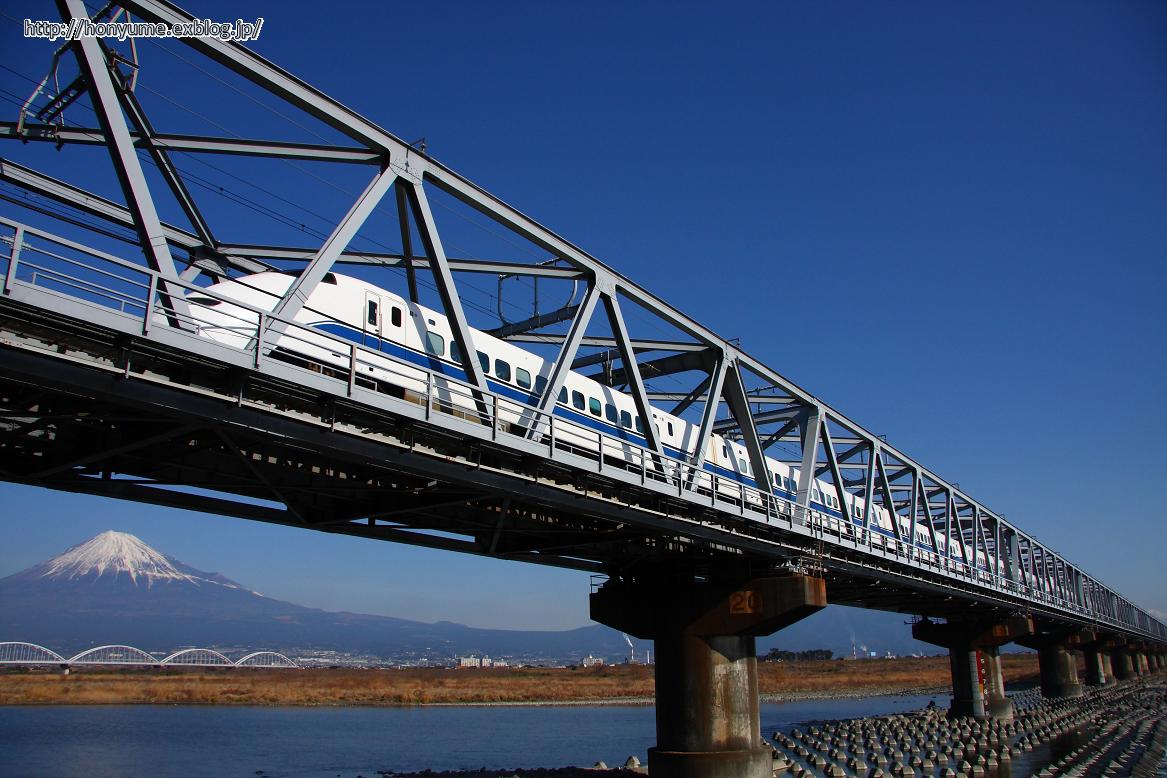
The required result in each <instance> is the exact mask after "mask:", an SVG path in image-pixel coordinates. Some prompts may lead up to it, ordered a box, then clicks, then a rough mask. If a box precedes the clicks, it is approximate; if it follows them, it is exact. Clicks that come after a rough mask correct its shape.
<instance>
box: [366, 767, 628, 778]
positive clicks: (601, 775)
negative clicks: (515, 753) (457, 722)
mask: <svg viewBox="0 0 1167 778" xmlns="http://www.w3.org/2000/svg"><path fill="white" fill-rule="evenodd" d="M647 774H648V770H646V769H644V768H640V769H638V770H626V769H624V768H622V767H620V768H613V769H608V770H605V769H603V768H596V767H590V768H587V767H556V768H546V769H543V768H535V769H526V770H521V769H517V768H516V769H514V770H475V771H472V772H468V771H465V770H456V771H454V772H436V773H435V772H430V771H429V770H426V771H424V772H420V773H381V776H382V777H383V778H475V776H478V778H634V777H635V778H643V776H645V775H647Z"/></svg>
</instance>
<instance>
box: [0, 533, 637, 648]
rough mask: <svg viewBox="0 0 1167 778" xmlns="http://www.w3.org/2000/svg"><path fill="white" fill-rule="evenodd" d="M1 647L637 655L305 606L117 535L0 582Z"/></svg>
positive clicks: (562, 639) (605, 633)
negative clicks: (10, 643)
mask: <svg viewBox="0 0 1167 778" xmlns="http://www.w3.org/2000/svg"><path fill="white" fill-rule="evenodd" d="M0 640H24V641H28V642H31V643H39V644H41V645H45V646H48V647H49V648H52V649H54V650H56V651H58V652H59V653H68V652H73V651H80V650H83V649H85V648H88V647H90V646H93V645H102V644H107V643H126V644H129V645H133V646H137V647H138V648H142V649H145V650H147V651H151V650H161V651H166V650H170V649H173V648H175V647H178V646H184V645H199V646H218V647H232V646H241V647H260V648H272V649H287V650H293V649H299V650H331V651H340V652H349V653H359V654H372V655H375V656H383V657H389V656H396V657H403V656H415V657H427V658H430V659H449V658H450V657H452V656H454V655H459V654H461V655H465V654H482V653H486V654H489V655H491V656H499V655H510V656H524V657H531V658H539V657H542V658H547V659H558V658H571V657H572V656H583V655H586V654H588V653H591V654H595V655H598V656H612V657H617V656H623V655H625V654H626V653H627V646H626V644H625V642H624V639H623V638H622V637H621V636H620V633H618V632H615V631H613V630H610V629H608V628H607V627H599V626H593V627H583V628H580V629H575V630H568V631H564V632H523V631H512V630H489V629H477V628H473V627H467V626H463V625H461V624H454V623H451V622H438V623H436V624H426V623H423V622H418V621H409V620H406V619H396V618H391V617H387V616H372V615H366V614H360V613H345V612H329V611H324V610H319V609H316V608H306V607H304V606H301V605H295V604H293V603H289V602H283V601H281V600H276V599H273V598H270V597H265V596H263V595H262V594H259V593H258V592H254V591H251V590H250V589H248V588H246V587H244V586H241V585H239V584H238V583H236V582H234V581H232V580H231V579H229V578H227V577H226V576H223V575H221V574H219V573H208V572H204V571H202V570H197V569H195V568H193V567H190V566H188V565H185V564H183V563H182V562H179V561H178V560H177V559H174V558H173V557H169V556H166V555H165V554H162V553H160V552H158V551H156V550H155V549H153V548H151V547H150V546H148V545H146V544H145V543H143V542H142V541H141V540H139V539H138V538H137V537H135V536H133V535H130V534H127V533H124V532H113V531H110V532H103V533H101V534H100V535H97V536H96V537H94V538H92V539H90V540H88V541H86V542H85V543H82V544H80V545H78V546H74V547H73V548H71V549H69V550H68V551H65V552H64V553H63V554H60V555H59V556H56V557H53V558H52V559H49V560H47V561H45V562H41V563H40V564H38V565H34V566H33V567H30V568H29V569H27V570H24V571H22V572H19V573H16V574H15V575H11V576H8V577H7V578H3V579H0Z"/></svg>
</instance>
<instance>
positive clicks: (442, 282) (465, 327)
mask: <svg viewBox="0 0 1167 778" xmlns="http://www.w3.org/2000/svg"><path fill="white" fill-rule="evenodd" d="M408 194H409V200H410V205H411V206H412V207H413V210H414V218H415V219H416V221H417V228H418V231H419V232H420V233H421V239H422V242H423V243H424V244H425V252H426V255H427V256H429V258H430V270H431V271H433V277H434V285H435V286H437V288H438V297H440V298H441V300H442V307H444V308H445V312H446V318H447V321H449V323H450V331H451V333H452V334H453V335H454V340H455V341H456V342H457V343H458V348H459V349H461V353H460V354H459V356H460V357H461V358H462V369H463V370H465V371H466V377H467V379H468V380H469V381H470V383H471V384H473V385H474V386H476V387H478V389H479V390H480V391H481V392H486V391H487V388H486V376H485V375H484V374H483V372H482V366H481V365H480V364H479V363H478V354H477V352H476V351H475V349H474V340H473V339H472V338H471V337H470V324H469V323H468V322H467V320H466V312H465V311H464V310H463V309H462V301H461V299H459V297H458V289H457V287H456V286H455V285H454V276H453V274H452V273H451V272H450V265H449V263H448V262H447V261H446V250H445V249H444V248H442V240H441V238H440V237H439V236H438V225H437V223H436V222H435V221H434V214H433V212H432V211H431V210H430V204H429V200H428V199H427V198H426V195H425V188H424V187H422V185H421V182H420V181H419V182H417V183H415V184H413V186H411V187H410V188H409V190H408ZM478 400H479V403H480V404H482V403H484V402H485V401H484V400H482V398H478ZM479 412H480V413H483V414H484V415H485V412H484V409H483V408H480V409H479Z"/></svg>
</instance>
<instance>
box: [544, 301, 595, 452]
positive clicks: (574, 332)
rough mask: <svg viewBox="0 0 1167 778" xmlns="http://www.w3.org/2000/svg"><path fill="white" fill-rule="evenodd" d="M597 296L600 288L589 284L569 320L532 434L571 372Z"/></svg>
mask: <svg viewBox="0 0 1167 778" xmlns="http://www.w3.org/2000/svg"><path fill="white" fill-rule="evenodd" d="M599 298H600V290H599V289H598V288H597V287H596V285H595V284H594V283H592V284H589V285H588V288H587V290H586V291H585V292H584V296H583V300H582V301H581V302H580V304H579V310H577V311H576V314H575V318H574V319H572V321H571V327H570V328H569V329H568V331H567V336H566V337H565V338H564V341H563V345H562V346H561V347H560V349H559V356H558V357H556V359H555V363H554V364H553V365H552V367H551V374H550V375H549V376H548V377H547V387H546V388H545V389H544V390H543V396H542V397H540V398H539V403H538V406H537V408H538V418H537V419H536V424H535V425H533V426H532V427H531V430H532V434H534V433H538V432H540V431H541V429H542V426H543V425H542V421H543V419H545V418H547V416H548V415H549V414H550V413H551V411H552V410H553V409H554V408H555V403H556V402H557V401H558V398H559V391H560V390H561V389H562V388H563V383H564V380H565V379H566V378H567V374H568V373H569V372H571V363H572V360H574V359H575V354H576V352H577V351H579V346H580V343H581V342H582V341H583V339H584V332H586V331H587V328H588V324H589V323H590V322H591V320H592V313H594V312H595V310H596V302H597V301H598V300H599Z"/></svg>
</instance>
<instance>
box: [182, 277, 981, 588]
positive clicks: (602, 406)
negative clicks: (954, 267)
mask: <svg viewBox="0 0 1167 778" xmlns="http://www.w3.org/2000/svg"><path fill="white" fill-rule="evenodd" d="M294 278H295V274H292V273H286V272H276V271H270V272H264V273H257V274H253V275H247V276H241V277H239V278H236V279H232V280H227V281H222V282H219V283H215V284H213V285H210V286H208V287H206V291H207V292H210V293H212V294H214V295H216V297H212V296H210V295H208V294H204V293H202V292H201V290H196V291H192V292H190V293H189V294H188V295H187V298H186V299H187V301H188V302H189V303H190V304H191V316H192V317H193V319H194V320H195V323H196V325H197V326H198V331H199V334H200V335H202V336H204V337H207V338H210V339H212V340H215V341H217V342H220V343H223V344H226V345H230V346H234V347H237V348H243V347H244V346H245V345H247V344H248V343H250V342H251V341H252V340H253V339H254V337H255V332H256V322H257V320H258V315H257V314H256V313H255V311H254V310H253V309H259V310H264V311H270V310H271V309H272V308H273V307H274V306H275V304H276V302H278V301H279V299H280V298H281V297H282V296H283V294H284V293H285V292H286V291H287V289H288V287H289V286H290V285H291V283H292V281H293V280H294ZM217 298H225V299H217ZM230 301H238V302H240V303H243V304H244V305H246V306H249V307H247V308H245V307H241V306H237V305H232V304H231V302H230ZM296 322H297V323H299V324H300V325H302V327H296V328H288V329H287V330H286V331H285V332H284V333H283V334H282V335H281V336H280V337H279V339H278V340H277V342H276V344H275V345H276V346H277V348H276V349H275V353H277V354H278V355H282V357H283V358H285V359H287V358H289V357H290V358H292V360H293V361H296V362H298V363H301V364H304V365H306V366H308V367H309V368H310V369H313V370H316V371H324V372H330V373H333V372H334V373H335V374H337V375H340V374H341V373H342V368H343V374H344V375H346V376H347V374H348V370H349V364H350V349H349V348H348V346H347V344H345V343H341V342H338V340H337V339H338V338H339V339H343V340H344V341H348V342H350V343H356V344H358V345H360V346H362V347H363V348H362V349H360V350H358V352H359V358H358V364H359V376H358V379H357V380H358V382H359V383H361V384H362V385H364V386H370V387H374V388H376V389H378V390H379V391H384V392H388V393H391V394H394V395H396V396H399V397H407V398H410V399H413V400H415V401H418V402H422V403H424V399H423V398H424V397H425V396H426V392H427V380H428V379H427V372H426V371H428V372H430V373H433V374H434V375H435V376H448V377H450V378H454V379H458V380H462V381H464V380H465V378H466V376H465V373H464V371H463V370H462V368H461V359H460V357H459V355H458V346H457V343H456V342H455V341H454V338H453V336H452V333H451V330H450V327H449V325H448V323H447V321H446V317H445V316H444V315H442V314H441V313H439V312H437V311H434V310H431V309H429V308H426V307H424V306H421V305H417V304H415V303H411V302H408V301H407V300H405V299H403V298H402V297H400V296H399V295H396V294H394V293H393V292H390V291H387V290H385V289H382V288H380V287H377V286H374V285H373V284H370V283H368V282H366V281H363V280H361V279H357V278H353V277H350V276H345V275H341V274H339V273H328V274H327V275H326V276H325V278H324V280H323V281H322V282H321V283H320V284H318V285H317V286H316V289H315V290H314V291H313V292H312V294H311V296H310V297H309V299H308V301H307V303H306V304H305V305H304V307H303V308H302V309H301V311H300V312H299V313H298V314H297V316H296ZM317 333H324V334H326V335H328V336H332V337H322V336H321V335H320V334H317ZM471 338H472V339H473V341H474V346H475V349H476V350H477V352H478V353H477V356H478V360H479V364H480V365H481V367H482V371H483V373H484V375H485V377H486V380H487V383H488V385H489V388H490V390H491V391H492V392H494V393H496V394H498V395H499V396H500V397H505V398H508V399H510V400H512V401H513V402H514V405H513V406H511V405H510V404H509V403H508V404H503V405H500V409H499V416H500V421H503V422H507V423H510V424H515V423H517V422H519V421H520V416H521V412H522V409H523V408H529V407H530V406H532V405H535V404H536V403H537V401H538V399H539V397H540V395H541V394H542V393H543V390H544V389H545V388H546V385H547V380H548V376H549V375H550V373H551V370H552V368H553V367H554V363H553V362H550V361H547V360H544V359H543V358H542V357H540V356H538V355H537V354H533V353H530V352H528V351H525V350H523V349H521V348H518V347H516V346H515V345H513V344H511V343H508V342H506V341H503V340H499V339H497V338H494V337H492V336H491V335H489V334H487V333H485V332H482V331H479V330H471ZM265 345H268V346H270V345H272V344H271V343H266V344H265ZM378 354H386V355H389V356H392V357H393V358H394V359H384V358H381V357H379V356H378ZM410 366H416V367H410ZM419 368H420V369H419ZM432 389H433V390H434V391H435V393H436V395H437V399H438V400H439V401H440V402H441V403H442V404H443V406H444V407H446V408H449V409H457V410H459V411H462V412H466V413H468V414H472V413H474V411H475V405H474V402H473V399H472V397H471V395H470V394H469V393H467V392H464V391H461V390H459V389H458V385H457V384H450V383H448V382H445V381H442V380H441V379H440V378H438V380H437V381H435V382H434V384H433V386H432ZM451 389H453V391H451ZM554 413H555V416H556V417H561V418H563V419H565V420H566V421H569V422H572V424H566V425H562V426H559V425H557V428H556V438H557V440H558V441H559V442H560V443H561V444H562V445H570V446H571V447H573V448H576V449H585V450H587V453H588V454H589V455H591V456H596V455H598V453H599V452H598V448H599V447H600V446H603V455H604V456H606V457H617V458H623V459H624V460H625V461H627V462H629V463H630V464H632V465H635V466H636V467H637V468H639V467H640V466H641V459H640V458H641V456H642V455H643V448H642V447H644V446H646V445H647V441H646V440H645V437H644V434H643V424H644V421H643V420H642V419H641V418H640V416H639V415H637V411H636V404H635V402H634V401H633V399H632V397H631V396H629V395H627V394H624V393H623V392H619V391H617V390H615V389H613V388H611V387H608V386H604V385H603V384H600V383H598V382H596V381H593V380H591V379H590V378H588V377H586V376H583V375H580V374H578V373H575V372H569V373H568V374H567V377H566V380H565V381H564V386H563V388H562V390H561V391H560V392H559V401H558V403H557V404H556V406H555V411H554ZM652 417H653V418H652V423H653V424H654V425H655V428H656V430H657V431H658V435H659V438H660V440H661V443H662V445H663V447H664V451H665V454H666V455H668V456H669V457H672V458H674V459H677V460H681V461H690V457H691V456H692V453H693V448H694V446H695V443H696V438H697V433H698V429H697V425H696V424H691V423H690V422H688V421H686V420H684V419H681V418H679V417H676V416H673V415H671V414H668V413H666V412H664V411H662V410H659V409H654V410H653V412H652ZM573 429H574V430H575V431H574V432H573ZM597 432H598V433H602V436H601V435H597V434H596V433H597ZM708 445H709V449H708V451H707V452H706V455H705V463H704V469H705V471H707V472H708V473H710V474H711V475H714V476H718V477H719V478H717V479H716V483H717V484H718V488H719V490H721V491H722V492H723V493H724V492H727V491H728V492H729V493H730V494H731V495H739V494H740V493H741V492H740V491H739V490H738V489H737V488H736V487H735V486H734V484H738V483H740V484H743V485H745V486H746V487H749V488H750V489H759V484H758V483H757V481H756V480H755V478H754V473H753V472H751V471H752V468H751V466H750V462H749V456H748V454H747V453H746V450H745V447H744V446H742V445H740V444H738V443H736V442H734V441H731V440H727V439H725V438H723V437H721V436H719V435H710V438H709V444H708ZM766 464H767V466H768V467H769V469H770V472H771V474H772V477H773V483H772V484H770V485H769V489H770V491H771V492H772V493H773V494H774V495H775V496H776V497H778V498H779V499H783V500H787V501H789V502H791V503H793V502H794V501H795V498H796V490H797V484H798V475H799V473H798V469H797V468H792V467H791V466H789V465H786V464H784V463H782V462H778V461H776V460H774V459H769V458H767V460H766ZM713 482H714V481H713V479H711V480H710V483H713ZM762 488H764V487H762ZM745 493H746V494H747V499H749V496H748V495H749V492H748V491H746V492H745ZM753 499H754V500H755V501H756V500H757V497H756V496H754V497H753ZM863 507H864V504H863V500H861V499H859V498H858V497H854V496H851V495H847V499H846V502H845V504H840V503H839V500H838V497H837V495H836V493H835V489H834V487H833V486H832V485H830V484H829V483H826V482H823V481H818V480H816V481H815V482H814V484H813V487H812V490H811V498H810V508H811V517H810V520H811V522H812V523H815V524H817V525H819V526H820V527H822V528H823V529H824V530H826V531H828V532H830V533H832V534H840V533H841V534H843V535H844V536H850V537H855V536H856V534H857V531H858V528H859V527H861V526H862V516H863ZM895 518H896V520H897V521H898V524H899V534H900V536H901V537H907V535H908V534H909V532H910V526H909V524H910V522H909V521H908V519H907V518H905V517H903V516H898V515H897V516H896V517H895ZM870 529H871V531H872V536H871V538H872V544H873V545H875V546H876V547H883V546H884V545H887V546H888V547H891V546H892V545H893V541H894V540H895V538H896V537H897V534H896V531H895V528H893V526H892V515H891V514H890V513H889V512H888V511H886V510H885V509H884V508H883V507H881V506H880V505H876V504H873V505H872V507H871V523H870ZM913 540H914V542H915V545H916V548H917V558H918V559H920V560H921V561H924V562H930V563H932V564H936V565H939V564H940V555H943V554H945V552H946V550H947V541H948V539H947V538H946V537H945V536H943V535H939V536H938V537H937V538H936V546H935V549H937V550H939V555H938V554H937V553H936V550H934V548H933V544H932V532H931V530H930V529H929V528H927V527H925V526H922V525H921V524H919V523H917V526H916V528H915V537H914V539H913ZM973 552H974V549H973V544H966V543H964V542H963V541H962V540H961V539H954V540H953V559H954V560H956V561H958V562H960V563H962V564H963V565H965V566H966V568H967V569H968V570H969V571H970V573H971V572H973V570H974V568H973V567H971V565H973V560H972V559H971V557H972V555H973ZM989 570H990V568H989V564H988V560H987V559H986V557H985V554H984V552H983V551H982V550H981V549H979V548H977V549H976V550H975V571H976V573H977V574H978V575H979V576H980V577H982V578H986V577H987V574H988V572H989ZM1001 572H1003V569H1001V568H999V569H998V573H1001Z"/></svg>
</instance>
